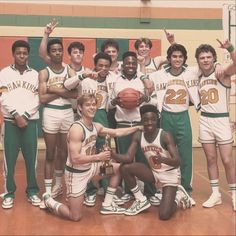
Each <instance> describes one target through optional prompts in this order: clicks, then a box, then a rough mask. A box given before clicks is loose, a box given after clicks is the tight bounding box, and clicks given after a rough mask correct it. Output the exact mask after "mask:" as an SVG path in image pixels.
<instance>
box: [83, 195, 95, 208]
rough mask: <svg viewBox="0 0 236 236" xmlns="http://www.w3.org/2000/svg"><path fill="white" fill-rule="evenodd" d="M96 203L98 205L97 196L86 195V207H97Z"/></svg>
mask: <svg viewBox="0 0 236 236" xmlns="http://www.w3.org/2000/svg"><path fill="white" fill-rule="evenodd" d="M95 203H96V194H94V195H87V194H85V197H84V204H85V205H86V206H90V207H92V206H95Z"/></svg>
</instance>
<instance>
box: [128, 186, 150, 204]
mask: <svg viewBox="0 0 236 236" xmlns="http://www.w3.org/2000/svg"><path fill="white" fill-rule="evenodd" d="M131 192H132V193H133V194H134V197H135V199H137V200H139V201H141V202H143V201H145V200H147V198H146V197H145V196H144V195H143V194H142V192H141V190H140V189H139V186H138V185H136V186H135V187H134V188H132V189H131Z"/></svg>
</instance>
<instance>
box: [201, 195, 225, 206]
mask: <svg viewBox="0 0 236 236" xmlns="http://www.w3.org/2000/svg"><path fill="white" fill-rule="evenodd" d="M221 203H222V201H221V194H220V193H219V194H215V193H212V194H211V196H210V197H209V199H208V200H207V201H205V202H204V203H203V204H202V206H203V207H206V208H210V207H213V206H216V205H219V204H221Z"/></svg>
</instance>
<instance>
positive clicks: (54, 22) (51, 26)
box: [44, 18, 59, 35]
mask: <svg viewBox="0 0 236 236" xmlns="http://www.w3.org/2000/svg"><path fill="white" fill-rule="evenodd" d="M58 23H59V22H58V21H57V20H56V19H55V18H53V19H52V21H51V22H50V23H48V24H47V25H46V28H45V30H44V33H45V34H48V35H49V34H51V33H52V31H53V30H54V28H55V27H56V26H57V25H58Z"/></svg>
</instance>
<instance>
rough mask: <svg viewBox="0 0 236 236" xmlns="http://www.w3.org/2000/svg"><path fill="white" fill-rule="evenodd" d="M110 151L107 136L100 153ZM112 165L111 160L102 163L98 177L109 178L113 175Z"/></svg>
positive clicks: (108, 137)
mask: <svg viewBox="0 0 236 236" xmlns="http://www.w3.org/2000/svg"><path fill="white" fill-rule="evenodd" d="M108 150H111V147H110V136H109V135H108V134H107V135H106V137H105V144H104V145H103V148H102V151H108ZM113 173H114V171H113V165H112V164H111V160H107V161H103V162H102V165H101V166H100V175H101V176H111V175H113Z"/></svg>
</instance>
